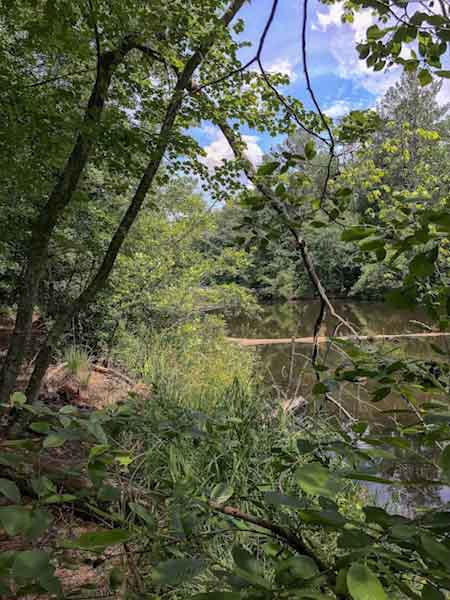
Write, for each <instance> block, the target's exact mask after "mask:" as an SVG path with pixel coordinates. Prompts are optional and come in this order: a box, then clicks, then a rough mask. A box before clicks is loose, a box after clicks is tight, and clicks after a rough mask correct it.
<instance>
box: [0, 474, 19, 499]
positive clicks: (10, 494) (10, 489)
mask: <svg viewBox="0 0 450 600" xmlns="http://www.w3.org/2000/svg"><path fill="white" fill-rule="evenodd" d="M0 494H3V496H6V498H8V500H11V502H15V503H16V504H19V502H20V501H21V496H20V491H19V488H18V487H17V485H16V484H15V483H14V482H13V481H9V479H0Z"/></svg>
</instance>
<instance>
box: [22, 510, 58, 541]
mask: <svg viewBox="0 0 450 600" xmlns="http://www.w3.org/2000/svg"><path fill="white" fill-rule="evenodd" d="M52 521H53V517H52V516H51V514H50V513H49V512H47V511H46V510H43V509H42V508H36V509H35V510H33V511H32V513H31V523H30V526H29V527H28V529H27V532H26V533H27V537H28V538H29V539H31V540H35V539H37V538H38V537H40V536H41V535H43V534H44V533H45V532H46V531H47V529H48V528H49V527H50V525H51V523H52Z"/></svg>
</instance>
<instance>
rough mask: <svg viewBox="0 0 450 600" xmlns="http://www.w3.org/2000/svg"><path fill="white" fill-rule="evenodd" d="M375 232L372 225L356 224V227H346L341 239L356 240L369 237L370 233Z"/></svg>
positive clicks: (344, 240)
mask: <svg viewBox="0 0 450 600" xmlns="http://www.w3.org/2000/svg"><path fill="white" fill-rule="evenodd" d="M373 233H374V230H373V228H372V227H364V226H363V225H356V226H355V227H351V228H350V229H346V230H345V231H344V232H342V235H341V239H342V241H343V242H356V241H358V240H363V239H364V238H366V237H369V235H372V234H373Z"/></svg>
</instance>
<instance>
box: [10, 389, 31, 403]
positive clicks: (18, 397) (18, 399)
mask: <svg viewBox="0 0 450 600" xmlns="http://www.w3.org/2000/svg"><path fill="white" fill-rule="evenodd" d="M10 402H11V404H12V405H13V406H24V405H25V404H26V403H27V397H26V396H25V394H23V393H22V392H14V394H11V396H10Z"/></svg>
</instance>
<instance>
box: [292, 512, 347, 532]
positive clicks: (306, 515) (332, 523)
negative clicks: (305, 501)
mask: <svg viewBox="0 0 450 600" xmlns="http://www.w3.org/2000/svg"><path fill="white" fill-rule="evenodd" d="M299 516H300V518H301V519H302V521H304V522H305V523H310V524H312V525H323V526H325V527H332V528H334V529H341V528H342V527H344V525H345V523H346V522H347V521H346V519H345V518H344V517H343V516H342V515H341V514H340V513H338V512H337V511H336V510H300V511H299Z"/></svg>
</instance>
